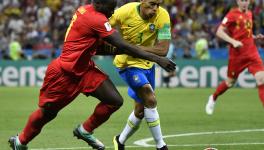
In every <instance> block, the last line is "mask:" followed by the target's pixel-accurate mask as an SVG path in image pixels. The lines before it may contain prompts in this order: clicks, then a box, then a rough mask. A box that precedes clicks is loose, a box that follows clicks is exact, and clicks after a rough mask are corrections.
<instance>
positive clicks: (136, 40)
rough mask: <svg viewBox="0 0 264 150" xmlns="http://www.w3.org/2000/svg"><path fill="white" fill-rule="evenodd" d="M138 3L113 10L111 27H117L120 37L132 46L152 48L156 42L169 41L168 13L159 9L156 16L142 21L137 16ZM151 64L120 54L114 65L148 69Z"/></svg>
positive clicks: (116, 57) (110, 20)
mask: <svg viewBox="0 0 264 150" xmlns="http://www.w3.org/2000/svg"><path fill="white" fill-rule="evenodd" d="M139 6H140V3H139V2H132V3H128V4H126V5H123V6H122V7H120V8H118V9H117V10H115V12H114V14H113V15H112V17H111V18H110V19H109V22H110V24H111V26H118V27H119V31H120V34H121V35H122V37H123V38H124V39H125V40H126V41H128V42H129V43H130V44H133V45H141V46H146V47H150V46H154V44H155V42H156V41H157V40H165V39H168V40H170V39H171V32H170V17H169V14H168V12H167V11H166V10H165V9H164V8H162V7H159V8H158V10H157V14H156V15H155V16H153V17H152V18H151V19H148V20H144V19H142V18H141V16H140V15H139ZM153 64H154V63H153V62H151V61H148V60H144V59H139V58H134V57H132V56H129V55H126V54H122V55H116V56H115V59H114V65H115V66H116V67H117V68H121V69H122V68H126V67H138V68H143V69H150V68H151V67H152V66H153Z"/></svg>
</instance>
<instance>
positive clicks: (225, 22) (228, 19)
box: [221, 11, 236, 27]
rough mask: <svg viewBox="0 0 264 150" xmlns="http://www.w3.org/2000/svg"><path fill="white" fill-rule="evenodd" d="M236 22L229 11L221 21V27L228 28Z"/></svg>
mask: <svg viewBox="0 0 264 150" xmlns="http://www.w3.org/2000/svg"><path fill="white" fill-rule="evenodd" d="M235 21H236V18H235V17H234V15H233V13H232V11H230V12H229V13H228V14H227V15H226V16H225V17H224V19H223V20H222V22H221V25H222V26H224V27H228V26H230V25H231V24H233V23H234V22H235Z"/></svg>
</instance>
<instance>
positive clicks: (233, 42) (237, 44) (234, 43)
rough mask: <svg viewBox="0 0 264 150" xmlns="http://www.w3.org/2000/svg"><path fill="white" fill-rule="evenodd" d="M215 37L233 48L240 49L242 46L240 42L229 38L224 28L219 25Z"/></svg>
mask: <svg viewBox="0 0 264 150" xmlns="http://www.w3.org/2000/svg"><path fill="white" fill-rule="evenodd" d="M216 35H217V37H219V38H220V39H222V40H224V41H226V42H228V43H230V44H231V45H232V46H233V47H234V48H239V47H242V46H243V44H242V43H241V42H240V41H237V40H235V39H233V38H232V37H230V36H229V35H228V34H227V33H226V27H224V26H222V25H220V26H219V27H218V29H217V31H216Z"/></svg>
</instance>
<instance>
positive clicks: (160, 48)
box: [139, 40, 170, 56]
mask: <svg viewBox="0 0 264 150" xmlns="http://www.w3.org/2000/svg"><path fill="white" fill-rule="evenodd" d="M169 46H170V40H159V41H158V42H157V44H155V45H154V46H153V47H146V46H139V47H140V48H141V49H142V50H144V51H147V52H150V53H152V54H156V55H159V56H166V55H167V53H168V50H169Z"/></svg>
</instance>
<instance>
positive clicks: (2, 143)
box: [0, 0, 264, 150]
mask: <svg viewBox="0 0 264 150" xmlns="http://www.w3.org/2000/svg"><path fill="white" fill-rule="evenodd" d="M263 1H264V0H254V1H252V5H251V9H252V11H253V13H254V33H262V34H263V33H264V2H263ZM127 2H129V0H119V1H118V6H121V5H123V4H125V3H127ZM234 2H235V0H164V3H163V4H162V5H163V6H162V7H164V8H166V9H167V10H168V12H169V14H170V17H171V30H172V31H171V32H172V37H173V38H172V40H171V44H170V49H169V53H168V55H167V57H169V58H171V59H173V60H174V61H175V62H176V63H177V70H176V72H175V73H166V72H164V71H163V70H162V69H161V68H160V67H158V66H157V69H156V86H157V87H158V88H157V89H156V92H155V93H156V95H157V98H158V103H159V113H160V116H161V122H162V130H163V134H164V136H166V139H165V140H166V142H167V144H168V145H169V147H171V149H173V150H174V149H179V150H202V149H206V148H208V147H215V148H217V149H219V150H253V149H254V150H263V145H264V141H263V139H264V134H263V132H264V129H263V124H264V119H263V118H264V113H263V107H262V105H261V102H260V101H259V98H258V94H257V90H256V89H255V87H256V83H255V79H254V78H253V76H252V75H251V74H249V73H248V71H247V70H245V71H244V72H243V73H242V74H241V75H240V76H239V78H238V80H237V84H236V85H235V86H236V87H239V88H233V89H231V90H230V91H228V92H226V94H224V95H223V96H221V99H222V100H220V101H219V102H218V104H217V108H216V111H215V114H214V115H213V116H207V115H206V114H205V112H204V106H205V104H206V102H207V100H208V96H209V95H210V94H211V93H212V92H213V91H214V90H215V88H214V87H216V86H217V85H218V83H219V82H220V81H222V80H224V79H225V78H226V70H227V60H228V49H227V45H226V43H225V42H223V41H222V40H219V39H218V38H217V37H216V36H215V32H216V29H217V27H218V25H219V23H220V22H221V20H222V18H223V17H224V16H225V14H226V13H227V11H228V10H229V9H230V8H231V7H232V6H233V5H234V4H233V3H234ZM87 3H89V1H88V0H0V149H1V150H10V148H9V147H8V144H7V140H8V138H9V137H10V136H11V135H15V134H16V133H18V132H19V131H21V130H22V129H23V125H24V124H25V122H26V120H27V117H28V115H29V114H30V113H31V112H32V111H33V110H34V109H35V108H36V107H37V102H38V94H39V87H40V86H41V85H42V82H43V78H44V76H45V71H46V68H47V65H48V64H49V63H50V61H51V60H52V59H54V58H56V57H58V56H59V54H60V53H61V47H62V44H63V41H64V35H65V32H66V29H67V27H68V25H69V24H70V21H71V18H72V15H73V13H74V11H75V10H76V8H78V7H79V6H80V5H84V4H87ZM257 46H258V49H259V52H260V54H261V56H262V58H264V51H263V47H264V43H263V42H261V41H259V43H257ZM201 52H205V53H204V54H205V55H202V56H200V55H199V54H200V53H201ZM94 60H95V62H96V64H97V65H98V66H100V68H101V69H102V70H104V71H105V72H106V73H107V74H108V75H109V77H110V78H111V80H112V81H113V82H114V84H115V85H117V87H118V90H119V91H120V93H121V95H122V96H123V97H124V106H123V107H122V108H121V109H120V110H119V111H118V112H117V113H115V115H113V117H112V118H111V119H110V120H109V121H108V122H107V123H106V124H105V125H104V126H102V127H101V128H99V129H98V130H96V132H95V135H96V136H98V137H99V138H100V140H102V141H103V142H104V143H105V144H106V146H107V149H113V145H112V140H111V139H112V137H113V136H114V135H116V134H117V133H119V132H120V131H121V130H122V128H123V125H124V123H125V120H126V119H127V116H128V115H129V113H130V112H131V110H132V107H133V103H132V102H133V101H132V100H131V98H129V97H128V95H127V87H126V84H125V83H124V82H123V81H122V80H121V78H120V77H119V75H118V74H117V73H116V71H115V68H114V67H113V64H112V57H110V56H104V57H103V56H100V57H99V56H96V57H94ZM244 88H251V89H244ZM65 94H67V93H65ZM97 102H98V101H96V100H95V99H94V98H93V97H91V96H90V97H88V98H87V97H85V96H84V95H82V94H80V96H78V98H77V99H76V101H74V102H73V103H72V104H71V105H70V106H68V107H67V108H65V109H64V110H63V111H62V112H61V113H60V116H59V117H58V119H55V120H54V121H52V122H51V123H50V124H49V125H48V126H46V127H45V130H43V131H42V134H40V135H39V136H38V137H37V138H36V139H35V140H33V141H32V143H30V145H29V147H30V148H32V149H31V150H52V149H53V150H58V149H74V150H77V149H88V148H87V144H86V143H84V142H82V141H76V140H75V139H74V138H73V137H72V132H71V131H72V129H73V127H74V126H75V125H76V124H79V123H80V121H82V120H84V119H85V118H87V115H88V114H89V113H91V112H92V110H93V107H94V106H95V105H96V104H97ZM149 137H151V135H150V133H149V132H148V130H147V126H146V124H142V127H141V128H140V131H139V132H137V135H135V136H133V137H132V138H131V139H130V140H129V141H128V142H127V146H128V147H129V149H131V150H132V149H134V150H139V149H140V150H153V149H154V148H153V147H154V141H149V142H148V143H147V144H148V146H146V145H138V144H135V143H134V142H135V141H138V140H141V139H146V138H149Z"/></svg>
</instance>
